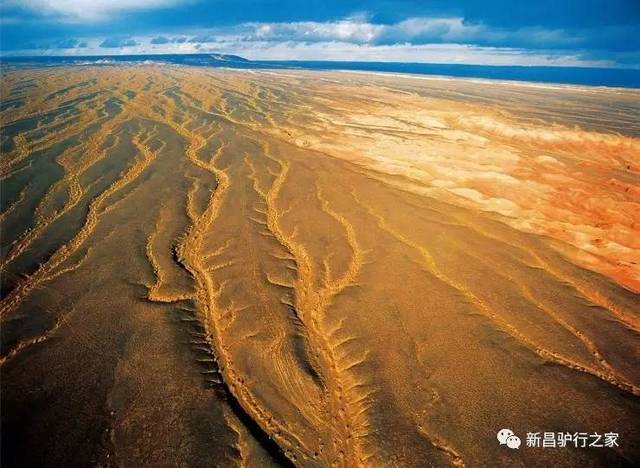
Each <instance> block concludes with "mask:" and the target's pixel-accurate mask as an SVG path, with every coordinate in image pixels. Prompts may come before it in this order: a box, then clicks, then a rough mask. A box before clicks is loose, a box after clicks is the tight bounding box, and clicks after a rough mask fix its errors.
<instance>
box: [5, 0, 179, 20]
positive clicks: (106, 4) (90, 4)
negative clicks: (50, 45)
mask: <svg viewBox="0 0 640 468" xmlns="http://www.w3.org/2000/svg"><path fill="white" fill-rule="evenodd" d="M4 3H5V5H6V6H7V7H19V8H21V9H24V10H29V11H31V12H33V13H35V14H37V15H41V16H52V17H58V18H63V19H65V20H67V21H105V20H108V19H110V18H111V17H113V16H114V15H117V14H119V13H122V12H127V11H143V10H153V9H159V8H169V7H173V6H176V5H179V4H184V3H188V0H6V1H5V2H4Z"/></svg>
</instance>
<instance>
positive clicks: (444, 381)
mask: <svg viewBox="0 0 640 468" xmlns="http://www.w3.org/2000/svg"><path fill="white" fill-rule="evenodd" d="M500 85H501V84H500V83H491V82H481V83H476V82H469V81H468V80H440V79H434V80H426V81H425V80H415V79H411V78H402V77H398V76H388V75H384V74H381V75H366V74H360V73H351V74H350V73H339V72H333V73H324V72H322V73H321V72H304V71H287V72H277V71H268V72H267V71H259V70H255V71H251V73H246V72H240V71H233V70H212V69H205V68H189V67H178V66H168V65H148V66H147V65H145V66H136V67H131V66H106V67H73V68H69V69H64V68H54V69H33V70H23V71H20V70H18V71H11V72H8V73H6V74H5V76H3V81H2V96H3V100H7V99H10V100H9V102H11V103H12V105H9V106H6V107H4V108H3V110H2V111H1V112H0V118H1V122H2V128H3V132H2V141H1V144H2V159H1V163H0V177H2V185H1V188H2V214H1V215H0V216H1V218H0V219H1V220H2V223H3V240H2V258H1V262H2V263H1V265H2V269H3V278H2V281H3V282H2V290H3V293H2V301H1V302H0V314H1V320H2V325H3V338H4V339H3V347H2V358H1V361H0V365H1V366H2V368H3V369H2V370H3V377H4V379H3V380H6V381H7V382H9V383H8V384H7V385H6V386H3V407H4V408H9V409H8V410H7V412H6V416H3V418H4V419H5V421H6V422H4V424H6V427H8V428H9V429H11V431H12V432H11V433H12V434H15V437H16V440H18V439H17V438H20V440H21V442H14V443H12V444H9V445H10V447H11V448H10V450H8V451H7V452H6V453H5V454H3V457H5V458H6V461H7V463H18V462H20V463H27V462H28V461H29V460H31V458H30V457H33V459H35V458H36V457H43V456H46V457H48V459H50V460H52V462H53V463H62V464H74V463H80V464H82V463H98V464H100V463H106V462H107V460H109V459H111V460H116V464H122V465H129V464H131V465H141V464H142V465H158V464H170V465H173V464H185V463H186V464H194V465H199V464H202V463H206V464H214V465H216V466H217V465H222V466H227V465H228V466H238V465H239V466H268V465H270V464H273V465H282V464H285V465H286V464H293V465H296V466H387V465H394V466H395V465H398V466H424V465H425V464H433V465H436V466H442V465H454V466H465V465H469V466H474V465H479V464H480V465H483V464H495V463H498V464H508V463H523V464H530V463H536V464H540V463H542V464H553V465H567V466H568V465H581V466H597V465H599V464H601V463H627V462H633V461H634V460H638V459H640V458H639V457H640V455H639V454H640V451H639V450H640V447H639V446H638V440H639V437H638V428H637V424H635V421H636V419H637V416H638V414H640V403H639V400H638V397H639V396H640V367H639V363H640V347H639V346H638V331H639V330H640V317H639V315H638V308H637V304H638V294H637V291H638V285H639V283H638V278H640V276H639V275H640V270H639V267H638V260H640V257H639V256H640V250H639V246H638V244H637V241H636V238H637V234H638V229H639V225H638V222H637V220H638V214H639V213H640V212H639V211H638V207H640V199H639V198H638V197H639V196H640V194H639V193H638V192H637V190H635V187H636V186H637V185H638V177H640V175H639V172H638V167H637V154H640V151H639V150H640V142H639V140H638V133H636V128H635V127H634V126H633V125H632V124H629V125H627V126H625V125H624V122H633V121H634V119H635V118H637V115H638V106H637V102H638V101H637V98H638V95H637V91H636V90H607V89H599V88H598V89H596V88H594V89H583V88H580V89H573V88H571V87H562V88H560V89H556V88H549V87H542V88H539V87H526V86H523V87H508V88H505V89H500ZM562 102H570V103H571V104H572V106H573V107H571V106H565V107H563V106H562V105H560V104H559V103H562ZM572 109H573V110H572ZM588 109H598V111H599V112H600V116H601V117H600V119H599V120H598V121H590V120H589V119H588V118H587V116H586V110H588ZM69 375H76V376H77V378H76V380H75V381H77V382H81V384H80V385H76V386H75V387H74V386H73V381H72V380H70V379H69V377H68V376H69ZM158 382H162V384H161V385H158ZM194 382H196V383H194ZM65 395H69V397H68V398H67V397H65ZM558 396H561V397H562V398H560V397H558ZM41 401H46V408H44V409H42V408H43V407H38V408H40V409H38V410H37V411H36V410H33V411H31V409H30V408H32V407H33V408H35V406H36V405H37V404H40V403H38V402H41ZM71 402H75V404H71ZM160 402H161V403H160ZM603 408H606V411H603ZM160 409H163V410H164V411H160ZM61 414H66V415H67V418H66V419H61V418H60V415H61ZM25 415H28V420H27V422H21V421H25ZM87 415H90V416H87ZM69 420H72V421H74V424H75V425H74V426H71V425H69V423H68V422H67V421H69ZM507 426H508V427H511V428H512V429H513V430H514V431H516V432H518V433H520V434H523V433H524V432H526V431H545V430H553V431H570V430H573V431H576V430H585V429H586V430H589V431H599V432H607V431H618V432H620V434H621V441H622V443H621V446H620V447H619V448H617V449H606V450H602V451H580V450H564V451H561V450H557V451H535V450H521V451H518V452H505V451H504V450H501V449H502V448H501V447H499V446H498V444H497V443H496V441H495V432H496V431H497V430H499V429H501V428H502V427H507ZM173 427H176V428H179V429H176V430H175V431H172V430H171V428H173ZM43 428H54V429H55V430H56V431H58V432H61V431H62V432H61V433H64V434H66V436H63V437H61V438H60V440H59V443H58V444H55V445H54V444H50V443H49V442H47V440H48V439H47V436H46V434H45V429H43ZM47 430H48V429H47ZM83 431H84V432H83ZM3 432H4V430H3ZM85 433H88V434H92V435H91V436H90V437H88V438H87V436H86V435H84V434H85ZM27 434H30V436H29V437H27V436H26V435H27ZM29 440H33V441H39V443H38V445H37V447H34V446H32V445H30V442H28V441H29ZM87 440H88V442H87ZM5 446H6V444H5ZM80 447H82V448H80ZM73 457H75V458H73ZM496 460H498V462H496Z"/></svg>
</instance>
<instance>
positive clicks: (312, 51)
mask: <svg viewBox="0 0 640 468" xmlns="http://www.w3.org/2000/svg"><path fill="white" fill-rule="evenodd" d="M134 39H135V42H136V43H137V44H136V45H135V46H128V47H122V48H117V49H115V48H114V49H104V48H100V44H101V43H102V41H100V40H93V41H88V44H87V47H77V48H74V49H56V50H48V51H41V50H33V51H27V55H32V54H33V55H43V54H44V55H51V54H52V53H55V54H56V55H59V54H64V55H103V54H105V52H108V53H109V54H111V55H113V54H189V53H208V52H218V53H224V54H234V55H240V56H242V57H245V58H248V59H251V60H337V61H341V60H342V61H363V62H368V61H369V62H375V61H380V62H414V63H442V64H445V63H460V64H478V65H543V66H577V67H580V66H591V67H598V66H600V67H606V66H612V65H613V64H612V63H611V62H607V61H602V60H583V59H581V58H580V57H579V56H577V55H575V54H567V53H561V54H559V53H556V54H546V53H532V52H531V51H526V50H522V49H515V48H504V47H478V46H472V45H468V44H422V45H414V44H408V43H404V44H390V45H375V44H354V43H352V42H341V41H322V42H299V41H256V40H243V39H242V38H224V37H219V38H218V39H217V40H215V41H213V42H207V43H193V42H182V43H176V42H172V43H169V44H151V39H152V37H135V38H134ZM23 52H24V51H23Z"/></svg>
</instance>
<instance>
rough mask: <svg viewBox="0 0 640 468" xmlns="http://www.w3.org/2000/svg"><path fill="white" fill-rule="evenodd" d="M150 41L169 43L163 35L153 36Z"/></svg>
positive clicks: (152, 42) (153, 42)
mask: <svg viewBox="0 0 640 468" xmlns="http://www.w3.org/2000/svg"><path fill="white" fill-rule="evenodd" d="M150 43H151V44H168V43H169V39H167V38H166V37H164V36H158V37H154V38H153V39H151V41H150Z"/></svg>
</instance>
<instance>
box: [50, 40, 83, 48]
mask: <svg viewBox="0 0 640 468" xmlns="http://www.w3.org/2000/svg"><path fill="white" fill-rule="evenodd" d="M78 43H79V41H78V40H77V39H63V40H61V41H59V42H58V43H57V44H56V45H55V47H57V48H58V49H73V48H74V47H77V46H78Z"/></svg>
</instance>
